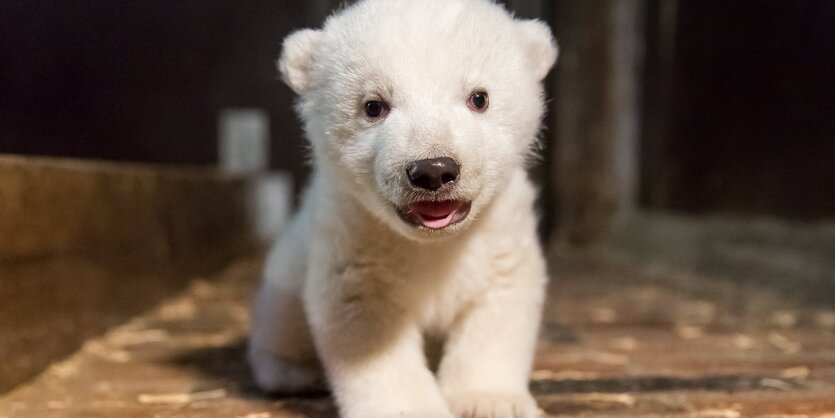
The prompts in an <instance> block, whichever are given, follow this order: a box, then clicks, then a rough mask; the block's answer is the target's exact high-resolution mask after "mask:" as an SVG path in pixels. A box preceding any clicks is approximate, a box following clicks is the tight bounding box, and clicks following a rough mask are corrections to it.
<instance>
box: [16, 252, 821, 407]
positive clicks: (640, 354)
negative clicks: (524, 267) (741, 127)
mask: <svg viewBox="0 0 835 418" xmlns="http://www.w3.org/2000/svg"><path fill="white" fill-rule="evenodd" d="M554 265H555V266H556V267H555V268H554V279H553V281H552V291H551V296H550V299H549V303H548V307H547V310H546V319H545V325H544V327H543V332H542V339H541V343H540V346H539V352H538V357H537V361H536V366H535V370H534V372H533V374H532V377H531V385H532V388H533V390H534V393H535V394H536V396H537V399H538V401H539V404H540V406H541V408H542V410H543V414H545V415H546V416H549V417H579V416H583V417H628V416H631V417H637V416H640V417H729V418H733V417H749V416H751V417H798V418H799V417H818V418H824V417H826V418H833V417H835V311H833V310H831V309H827V308H825V307H822V306H800V305H799V304H798V303H795V302H792V301H790V300H785V298H783V297H781V295H779V294H774V293H771V292H769V291H768V290H764V289H758V288H753V287H752V286H751V285H750V284H749V285H744V286H742V285H732V284H729V283H723V282H721V281H717V280H704V278H700V277H695V276H688V275H685V274H677V273H674V272H669V271H664V270H661V269H658V268H647V267H641V268H638V267H628V266H626V265H617V264H613V263H601V262H597V261H590V260H585V261H584V259H583V258H578V257H573V258H572V257H564V258H563V259H559V260H555V263H554ZM258 270H259V262H258V261H257V260H243V261H240V262H238V263H235V264H233V265H231V266H230V267H229V268H227V269H226V270H225V271H224V272H222V273H220V274H219V275H218V277H212V278H207V279H196V280H195V281H194V282H193V284H192V285H191V286H190V288H189V289H187V290H186V291H185V292H184V293H182V294H181V295H179V296H177V297H174V298H172V299H170V300H168V301H166V302H165V303H163V304H161V305H160V306H158V307H157V308H156V309H153V310H151V311H149V312H147V313H145V314H143V315H141V316H139V317H136V318H134V319H133V320H131V321H130V322H128V323H126V324H124V325H122V326H120V327H118V328H116V329H113V330H112V331H111V332H109V333H108V334H106V335H105V336H102V337H101V338H97V339H93V340H89V341H87V342H86V344H85V345H84V347H83V348H82V349H81V350H79V351H78V352H77V353H76V354H74V355H73V356H71V357H70V358H68V359H65V360H63V361H60V362H57V363H55V364H53V365H52V366H51V367H50V368H49V369H48V370H47V371H46V372H44V373H43V374H41V375H40V376H39V377H37V378H36V379H34V380H32V381H30V382H29V383H27V384H25V385H23V386H21V387H18V388H16V389H15V390H13V391H11V392H8V393H6V394H4V395H0V417H36V418H40V417H79V418H80V417H85V418H88V417H89V418H94V417H125V418H130V417H249V418H267V417H272V418H285V417H335V412H334V408H333V405H332V403H331V402H330V400H329V399H328V397H327V395H326V394H312V395H310V396H309V397H307V398H288V399H279V398H269V397H265V396H263V395H261V394H260V393H259V392H258V391H257V390H255V389H254V387H253V385H252V382H251V379H250V377H249V374H248V372H247V368H246V364H245V363H244V361H243V350H244V345H245V337H246V334H247V316H248V307H247V302H248V298H249V295H250V294H251V292H252V288H253V284H254V279H255V278H256V277H257V275H258ZM37 349H38V348H37V347H32V350H37Z"/></svg>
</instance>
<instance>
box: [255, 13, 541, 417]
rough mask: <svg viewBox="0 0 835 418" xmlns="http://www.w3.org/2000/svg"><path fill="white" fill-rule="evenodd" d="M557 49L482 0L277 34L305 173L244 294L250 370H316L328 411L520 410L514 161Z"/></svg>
mask: <svg viewBox="0 0 835 418" xmlns="http://www.w3.org/2000/svg"><path fill="white" fill-rule="evenodd" d="M556 57H557V47H556V44H555V42H554V39H553V38H552V36H551V32H550V30H549V29H548V27H547V26H546V25H545V24H543V23H541V22H539V21H533V20H518V19H514V18H513V17H512V16H511V15H510V14H509V13H508V12H507V11H505V10H504V9H503V8H502V7H500V6H498V5H496V4H495V3H493V2H491V1H488V0H364V1H360V2H359V3H356V4H354V5H352V6H350V7H347V8H345V9H343V10H341V11H339V12H337V13H336V14H334V15H333V16H331V17H330V18H329V19H328V20H327V22H326V23H325V25H324V28H323V29H319V30H311V29H304V30H300V31H297V32H295V33H293V34H291V35H290V36H288V37H287V39H286V40H285V41H284V45H283V51H282V55H281V58H280V59H279V69H280V71H281V74H282V76H283V79H284V81H285V82H286V83H287V84H288V85H289V86H290V87H291V88H292V89H293V90H294V91H295V92H296V93H297V94H298V96H299V98H298V104H297V110H298V112H299V114H300V116H301V119H302V121H303V123H304V128H305V132H306V135H307V137H308V139H309V141H310V144H311V147H312V158H313V174H312V179H311V181H310V185H309V187H308V189H307V191H306V193H305V195H304V197H303V201H302V204H301V208H300V210H299V212H298V213H297V214H296V215H295V217H294V218H293V220H292V221H291V223H290V224H289V226H288V227H287V229H286V230H285V231H284V233H283V234H282V236H281V237H280V239H279V241H278V243H277V244H276V245H275V247H274V249H273V250H272V252H271V253H270V255H269V257H268V260H267V266H266V269H265V270H266V271H265V278H264V282H263V285H262V287H261V288H260V290H259V293H258V295H257V297H256V300H255V304H254V308H253V328H252V332H253V335H252V339H251V344H250V350H249V357H250V362H251V364H252V368H253V372H254V375H255V378H256V380H257V383H258V384H259V385H260V386H261V387H262V388H263V389H265V390H268V391H277V392H295V391H304V390H310V389H314V388H317V387H322V385H323V384H325V383H324V382H325V381H326V382H327V384H328V386H329V387H330V389H331V390H332V392H333V394H334V396H335V399H336V402H337V405H338V407H339V410H340V413H341V415H342V416H343V417H346V418H375V417H381V418H382V417H386V418H388V417H420V418H427V417H428V418H434V417H440V418H450V417H495V418H504V417H507V418H511V417H514V418H528V417H533V416H536V415H537V407H536V403H535V402H534V400H533V398H532V396H531V395H530V392H529V390H528V374H529V372H530V368H531V363H532V359H533V352H534V345H535V342H536V336H537V331H538V327H539V320H540V316H541V308H542V304H543V298H544V286H545V283H546V271H545V265H544V261H543V256H542V252H541V249H540V246H539V243H538V240H537V236H536V232H535V231H536V218H535V215H534V212H533V202H534V197H535V192H534V189H533V187H532V186H531V183H530V181H529V180H528V177H527V174H526V171H525V163H526V160H527V159H528V157H529V156H530V155H531V153H532V149H534V148H535V144H536V142H537V136H538V132H539V130H540V125H541V119H542V115H543V110H544V104H543V103H544V102H543V89H542V85H541V84H542V83H541V82H542V80H543V78H544V77H545V75H546V74H547V73H548V71H549V69H550V68H551V66H552V65H553V64H554V62H555V60H556ZM427 338H432V339H440V340H442V341H443V349H442V354H441V359H440V361H439V363H438V365H437V370H436V371H435V372H433V371H432V370H431V369H430V366H429V365H428V362H427V360H426V356H425V353H424V340H425V339H427Z"/></svg>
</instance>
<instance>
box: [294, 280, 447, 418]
mask: <svg viewBox="0 0 835 418" xmlns="http://www.w3.org/2000/svg"><path fill="white" fill-rule="evenodd" d="M351 281H354V280H350V279H348V280H346V278H345V277H338V278H333V280H330V281H328V283H327V284H328V285H330V286H328V287H324V286H316V290H315V291H312V292H310V293H308V294H307V295H306V296H307V299H306V302H307V307H308V309H309V312H310V318H311V328H312V331H313V334H314V339H315V341H316V346H317V348H318V351H319V354H320V356H321V359H322V364H323V365H324V368H325V370H326V371H327V376H328V380H329V383H330V387H331V390H332V392H333V394H334V396H335V398H336V401H337V405H338V406H339V410H340V416H341V417H343V418H391V417H403V418H453V416H452V414H451V413H450V412H449V408H448V407H447V405H446V401H445V400H444V397H443V396H442V395H441V392H440V390H439V389H438V385H437V382H436V381H435V377H434V375H433V374H432V372H431V371H430V370H429V368H428V367H427V364H426V358H425V356H424V351H423V348H424V345H423V338H422V335H421V333H420V330H419V329H418V327H417V325H416V324H415V323H414V321H413V319H412V317H411V315H409V314H408V312H405V310H404V309H403V307H402V306H398V304H397V303H396V302H395V301H393V300H392V299H394V298H392V297H390V295H388V294H386V292H385V290H380V289H378V288H375V285H374V284H373V281H372V280H368V281H365V280H363V279H360V280H356V281H354V282H355V283H357V284H359V285H360V286H362V287H361V288H353V289H350V288H348V287H350V286H341V285H342V284H345V283H346V282H351ZM363 282H364V283H363ZM360 283H362V284H360Z"/></svg>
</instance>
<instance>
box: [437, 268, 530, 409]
mask: <svg viewBox="0 0 835 418" xmlns="http://www.w3.org/2000/svg"><path fill="white" fill-rule="evenodd" d="M512 275H513V276H512V277H513V278H514V279H513V280H511V279H508V278H505V279H504V281H506V282H508V283H506V285H503V286H496V287H494V288H493V289H491V290H490V291H489V292H488V293H486V294H485V295H484V296H483V297H482V298H481V299H480V300H479V301H478V302H477V303H476V305H475V306H473V307H472V308H471V309H470V310H469V311H467V312H466V314H465V315H464V316H463V317H462V318H461V320H460V321H459V322H458V323H457V324H456V325H455V326H454V327H453V328H452V329H451V330H450V331H449V335H448V338H447V342H446V347H445V350H444V357H443V359H442V360H441V364H440V367H439V370H438V380H439V383H440V386H441V389H442V391H443V393H444V395H445V396H446V398H447V401H448V402H449V406H450V408H451V409H452V411H453V413H454V414H455V416H456V417H459V418H461V417H466V418H534V417H536V416H538V408H537V406H536V402H535V401H534V399H533V397H532V396H531V394H530V391H529V389H528V377H529V374H530V370H531V364H532V362H533V354H534V350H535V346H536V338H537V334H538V329H539V320H540V316H541V309H542V301H543V297H544V285H545V282H546V275H545V267H544V263H543V261H542V258H541V257H530V259H529V260H528V262H527V264H523V265H520V266H517V268H516V269H515V270H514V271H513V272H512Z"/></svg>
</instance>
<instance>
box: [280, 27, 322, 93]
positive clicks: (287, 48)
mask: <svg viewBox="0 0 835 418" xmlns="http://www.w3.org/2000/svg"><path fill="white" fill-rule="evenodd" d="M321 39H322V32H320V31H318V30H313V29H301V30H298V31H295V32H293V33H291V34H290V35H289V36H287V37H286V38H284V43H283V44H282V47H281V57H279V58H278V70H279V71H280V72H281V78H282V80H284V82H285V83H287V85H288V86H290V88H291V89H293V91H294V92H296V94H302V92H304V91H305V89H306V88H307V87H308V85H309V84H310V75H311V72H312V71H313V62H314V61H315V59H316V55H317V54H318V52H319V46H320V43H321Z"/></svg>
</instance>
